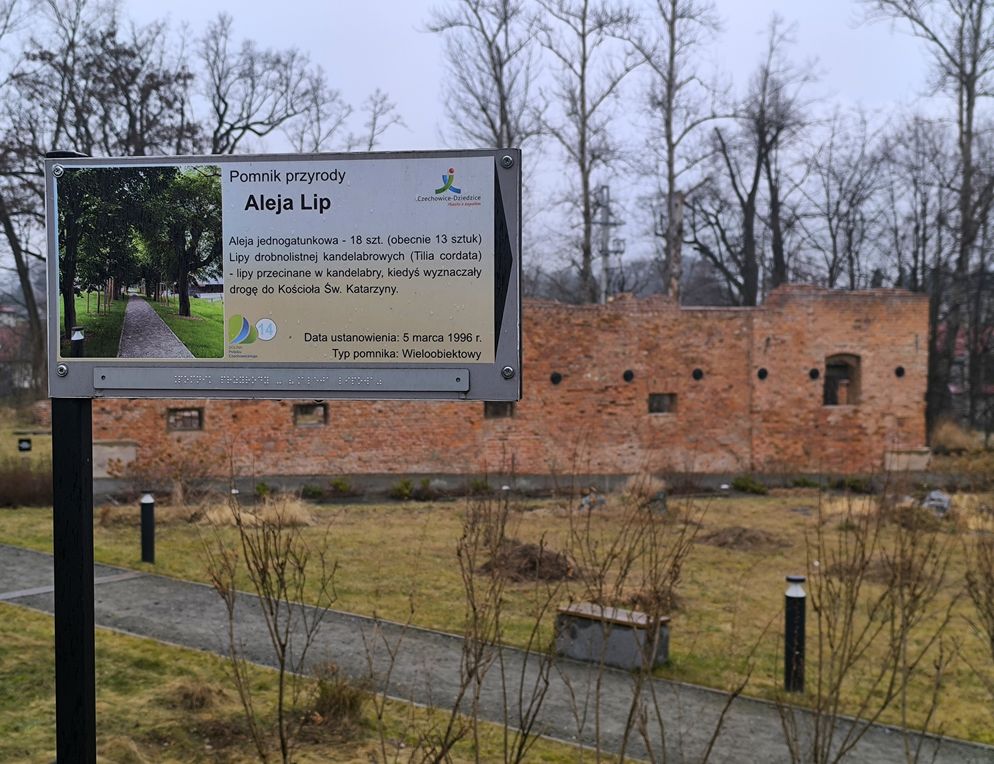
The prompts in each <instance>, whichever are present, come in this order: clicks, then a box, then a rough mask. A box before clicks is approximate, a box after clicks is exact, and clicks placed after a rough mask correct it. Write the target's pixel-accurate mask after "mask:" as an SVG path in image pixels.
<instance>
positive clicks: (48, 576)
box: [0, 545, 994, 764]
mask: <svg viewBox="0 0 994 764" xmlns="http://www.w3.org/2000/svg"><path fill="white" fill-rule="evenodd" d="M94 575H95V584H96V586H95V615H96V623H97V625H98V626H102V627H107V628H113V629H117V630H120V631H124V632H127V633H130V634H135V635H139V636H143V637H151V638H153V639H158V640H161V641H164V642H169V643H173V644H177V645H183V646H187V647H193V648H198V649H201V650H208V651H212V652H217V653H223V652H224V644H225V641H224V640H225V638H224V631H225V618H224V608H223V606H222V604H221V602H220V600H219V598H218V596H217V595H216V594H215V593H214V591H213V590H212V589H211V588H209V587H207V586H204V585H202V584H196V583H190V582H186V581H180V580H176V579H171V578H164V577H161V576H155V575H148V574H142V573H136V572H134V571H125V570H121V569H118V568H110V567H107V566H103V565H97V566H96V568H95V570H94ZM51 586H52V558H51V556H50V555H46V554H41V553H39V552H32V551H28V550H24V549H19V548H15V547H9V546H3V545H0V601H7V602H11V603H14V604H17V605H22V606H25V607H30V608H34V609H37V610H42V611H44V612H49V613H50V612H52V608H53V597H52V592H51ZM237 612H238V614H239V624H238V629H239V634H240V636H241V638H242V640H243V644H244V647H245V650H246V653H247V657H248V658H249V659H250V660H253V661H256V662H258V663H261V664H267V663H269V662H270V661H271V658H270V657H269V656H268V655H267V647H266V646H267V644H268V637H267V636H266V632H265V626H264V623H263V620H262V616H261V613H260V611H259V605H258V601H257V600H256V599H255V598H254V597H251V596H249V595H242V596H241V598H240V601H239V603H238V605H237ZM461 645H462V641H461V640H460V639H459V638H458V637H454V636H450V635H445V634H439V633H437V632H432V631H426V630H422V629H413V628H408V629H405V628H404V627H402V626H400V625H398V624H393V623H385V622H377V621H374V620H372V619H369V618H364V617H360V616H356V615H351V614H348V613H340V612H331V613H329V614H328V615H327V617H326V620H325V621H324V623H323V624H322V628H321V632H320V638H319V640H318V643H317V646H316V647H315V648H314V649H313V651H312V653H311V656H312V658H313V660H314V661H326V660H334V661H335V662H336V663H337V664H338V665H339V666H340V667H342V669H343V670H345V671H346V672H348V673H349V674H350V675H352V676H353V677H355V678H368V677H369V676H370V674H371V672H372V676H373V677H374V680H375V681H376V682H377V684H378V686H379V687H381V688H382V687H383V686H384V684H385V683H386V682H387V678H386V668H387V666H388V665H389V661H388V660H387V647H388V646H389V649H390V650H391V651H393V652H395V654H396V655H397V660H396V663H395V665H394V668H393V671H392V673H391V675H390V678H389V683H388V684H387V686H386V691H387V692H388V694H390V695H392V696H394V697H399V698H402V699H409V700H414V701H416V702H419V703H427V704H433V705H437V706H439V707H442V708H449V707H451V704H452V703H453V701H454V698H455V695H456V692H457V690H458V684H459V682H458V679H459V669H460V657H461ZM503 667H504V675H505V676H506V677H507V678H508V684H507V686H506V694H505V686H502V683H501V681H500V674H501V672H500V666H499V664H495V665H494V666H493V668H492V669H491V670H490V673H489V674H488V675H487V679H486V681H485V683H484V686H483V688H482V690H481V693H480V715H481V717H483V718H486V719H489V720H491V721H495V722H498V723H503V722H504V721H505V719H504V716H503V713H502V709H503V708H505V707H510V708H511V713H510V716H509V723H510V724H511V725H512V726H514V725H515V723H516V722H515V720H516V719H517V718H519V717H518V715H517V714H518V709H519V702H520V697H519V690H520V688H521V687H523V688H524V700H525V701H526V702H527V699H528V696H529V692H528V689H529V688H530V687H531V686H532V685H533V683H534V682H535V681H536V678H537V673H536V672H537V659H536V658H535V657H534V656H531V657H530V658H528V657H527V656H526V655H525V654H524V653H522V652H520V651H518V650H510V649H508V650H505V651H504V652H503ZM522 677H524V681H523V682H522ZM597 679H598V675H597V672H595V671H593V670H591V669H590V668H589V667H588V666H586V665H584V664H580V663H575V662H572V661H567V660H560V661H557V663H556V666H555V668H554V669H553V670H552V672H551V675H550V677H549V681H550V686H549V691H548V694H547V696H546V699H545V703H544V705H543V706H542V710H541V713H540V714H539V719H538V724H537V729H539V730H541V732H542V733H543V734H545V735H547V736H549V737H553V738H557V739H560V740H567V741H571V742H582V743H584V744H587V745H591V744H592V743H593V741H594V739H595V729H596V726H597V722H596V721H595V713H594V710H595V707H596V706H597V703H595V700H596V697H597V695H598V693H597V690H596V687H597ZM600 684H601V687H600V692H599V695H600V698H601V700H600V704H599V707H600V720H599V727H600V734H599V738H600V740H601V744H602V746H603V747H604V749H605V750H608V751H614V750H618V746H619V745H620V742H621V737H622V734H623V731H624V728H625V721H626V718H627V716H628V712H629V705H630V699H631V695H632V677H631V675H629V674H626V673H624V672H620V671H613V670H607V671H605V672H604V673H603V674H602V675H601V682H600ZM653 688H654V689H655V691H656V693H657V694H658V697H659V706H660V709H661V716H662V721H663V725H664V729H665V745H666V748H667V754H668V755H667V759H666V760H667V761H670V762H697V761H700V758H701V754H702V752H703V751H704V750H705V748H706V746H707V744H708V740H709V738H710V736H711V733H712V731H713V730H714V729H715V725H716V723H717V720H718V718H719V715H720V714H721V711H722V708H723V707H724V706H725V702H726V696H724V695H723V694H722V693H720V692H716V691H712V690H708V689H705V688H702V687H693V686H688V685H680V684H676V683H673V682H666V681H662V680H656V681H655V682H654V683H653ZM505 696H506V697H507V698H509V700H508V702H507V704H505V702H504V697H505ZM799 716H800V726H801V727H802V728H803V727H805V724H806V720H807V717H806V715H804V714H800V715H799ZM648 724H649V727H650V735H651V737H650V739H652V740H655V741H660V744H661V742H662V741H663V739H664V738H663V734H662V730H661V729H660V727H659V723H658V722H657V721H656V720H655V719H652V718H650V719H649V720H648ZM916 740H917V738H915V739H914V740H913V741H912V742H913V743H914V742H915V741H916ZM629 752H630V754H632V755H635V756H637V757H638V756H644V755H645V748H644V747H643V745H642V743H641V741H640V740H638V739H635V740H633V742H632V744H631V745H630V748H629ZM922 753H923V755H922V758H921V759H920V760H921V761H923V762H927V761H933V760H934V761H937V762H943V764H945V763H949V764H952V763H955V764H967V763H970V764H980V763H981V762H994V748H990V747H986V746H979V745H971V744H968V743H963V742H960V741H950V740H943V741H937V740H935V739H932V738H928V739H926V740H925V741H924V745H923V752H922ZM933 756H934V757H935V758H934V759H933ZM710 761H712V762H720V763H723V764H724V763H727V764H732V763H733V762H734V763H735V764H738V763H739V762H761V763H763V764H766V763H767V762H787V761H789V756H788V754H787V750H786V747H785V745H784V742H783V733H782V731H781V724H780V718H779V714H778V712H777V710H776V709H775V708H774V707H773V706H772V705H770V704H768V703H764V702H761V701H756V700H750V699H745V698H739V699H737V700H736V701H735V702H734V703H733V704H732V706H731V708H730V709H729V711H728V714H727V716H726V718H725V721H724V724H723V726H722V731H721V734H720V736H719V737H718V739H717V742H716V744H715V747H714V751H713V754H712V757H711V759H710ZM847 761H851V762H859V763H860V764H884V763H885V762H887V763H889V762H905V761H906V759H905V756H904V746H903V743H902V738H901V734H900V732H898V731H896V730H894V729H892V728H888V727H883V726H876V727H873V728H871V729H870V730H869V732H868V733H867V734H866V735H865V736H864V737H863V739H862V740H861V742H860V743H859V744H858V746H857V747H856V748H855V749H854V750H853V752H852V754H851V755H850V756H849V757H848V758H847Z"/></svg>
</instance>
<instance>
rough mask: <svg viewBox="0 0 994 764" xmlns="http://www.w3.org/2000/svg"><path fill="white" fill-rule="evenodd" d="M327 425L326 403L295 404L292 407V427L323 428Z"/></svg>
mask: <svg viewBox="0 0 994 764" xmlns="http://www.w3.org/2000/svg"><path fill="white" fill-rule="evenodd" d="M326 424H328V404H327V403H295V404H294V406H293V425H294V427H324V426H325V425H326Z"/></svg>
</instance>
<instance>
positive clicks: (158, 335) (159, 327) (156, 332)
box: [117, 295, 193, 358]
mask: <svg viewBox="0 0 994 764" xmlns="http://www.w3.org/2000/svg"><path fill="white" fill-rule="evenodd" d="M117 357H118V358H193V353H191V352H190V351H189V349H188V348H187V347H186V345H184V344H183V343H182V342H180V341H179V339H177V337H176V335H175V334H173V330H172V329H170V328H169V327H168V326H166V322H165V321H163V320H162V319H161V318H159V314H158V313H156V312H155V310H153V309H152V306H151V305H149V304H148V303H147V302H145V299H144V298H143V297H138V296H137V295H131V297H130V298H129V299H128V307H127V308H126V309H125V311H124V327H123V328H122V329H121V342H120V345H119V346H118V348H117Z"/></svg>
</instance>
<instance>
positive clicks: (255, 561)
mask: <svg viewBox="0 0 994 764" xmlns="http://www.w3.org/2000/svg"><path fill="white" fill-rule="evenodd" d="M286 506H287V505H281V504H279V503H273V504H272V505H270V506H269V509H268V511H267V513H265V514H252V513H248V512H245V511H244V510H243V509H242V508H241V507H240V506H239V504H238V502H237V499H236V498H235V497H232V500H231V503H230V505H229V508H228V509H229V513H230V515H231V517H232V518H233V523H234V528H235V530H236V531H237V537H236V541H235V543H231V542H230V541H229V540H228V537H226V535H225V534H224V533H222V529H221V528H220V527H218V526H212V529H211V533H209V534H207V535H205V536H204V539H203V544H204V551H205V553H206V557H207V572H208V575H209V577H210V580H211V584H212V585H213V586H214V589H215V591H216V592H217V593H218V595H219V596H220V597H221V599H222V601H223V602H224V606H225V610H226V613H227V642H228V659H229V660H228V665H229V668H230V669H231V675H232V679H233V681H234V685H235V689H236V690H237V692H238V697H239V700H240V701H241V704H242V709H243V711H244V714H245V719H246V722H247V726H248V729H249V734H250V736H251V738H252V742H253V744H254V746H255V749H256V753H257V754H258V756H259V759H260V760H261V761H262V762H269V761H270V760H272V758H273V756H274V749H275V752H276V754H277V755H278V757H279V760H281V761H282V762H283V763H284V764H288V762H290V761H291V760H292V756H293V751H294V749H295V747H296V744H297V742H298V734H299V732H300V729H301V726H302V725H303V723H304V722H305V721H306V715H305V713H304V711H305V705H304V700H305V695H306V692H305V691H306V690H307V687H308V680H307V679H306V677H305V671H304V669H305V665H306V660H307V656H308V652H309V650H310V648H311V647H312V646H313V644H314V642H315V640H316V638H317V635H318V630H319V628H320V626H321V621H322V620H323V618H324V616H325V614H326V613H327V611H328V609H329V608H330V607H331V605H332V604H333V603H334V601H335V589H334V580H335V573H336V570H337V565H336V564H335V563H334V562H332V561H331V559H330V556H329V544H328V536H327V534H325V536H324V537H323V540H322V541H321V543H320V544H317V545H312V544H311V543H309V542H308V540H307V539H306V538H305V536H304V535H303V533H302V532H301V530H300V528H301V526H300V525H299V524H298V523H296V522H294V521H293V517H292V515H291V514H290V512H289V511H288V510H287V508H286ZM243 575H245V576H247V578H248V580H249V581H250V582H251V585H252V589H253V591H254V592H255V594H256V596H257V597H258V600H259V605H260V608H259V610H260V612H261V614H262V616H263V619H264V621H265V625H266V631H267V634H268V636H269V641H270V644H271V646H272V650H273V652H272V656H273V660H274V662H275V664H276V671H277V692H276V701H275V707H274V708H273V709H272V714H271V715H267V714H264V713H263V712H262V711H261V710H260V709H259V707H258V705H257V696H256V692H255V687H254V684H253V681H252V675H251V671H250V668H249V663H248V660H247V659H246V658H245V655H244V651H243V647H242V642H241V640H240V639H239V636H238V628H237V627H238V618H237V610H238V604H239V602H243V600H242V599H241V598H240V597H239V595H238V592H237V590H236V588H235V587H236V582H237V581H238V580H240V578H241V577H242V576H243ZM305 598H306V599H308V600H309V601H310V603H311V606H310V607H308V606H305V605H303V604H302V603H303V602H304V600H305ZM269 718H273V719H274V720H275V721H274V722H273V724H274V725H275V730H271V729H269V723H268V722H267V719H269ZM274 737H275V742H274V740H273V738H274Z"/></svg>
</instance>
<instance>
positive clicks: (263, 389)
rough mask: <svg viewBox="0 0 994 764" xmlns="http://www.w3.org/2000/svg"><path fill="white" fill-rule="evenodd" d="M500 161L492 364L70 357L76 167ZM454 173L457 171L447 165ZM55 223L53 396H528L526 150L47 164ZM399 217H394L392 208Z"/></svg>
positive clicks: (51, 240)
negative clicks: (65, 324) (67, 188)
mask: <svg viewBox="0 0 994 764" xmlns="http://www.w3.org/2000/svg"><path fill="white" fill-rule="evenodd" d="M480 157H485V158H490V159H491V160H492V161H493V163H494V173H493V177H494V191H493V193H494V199H493V204H494V242H493V243H494V260H495V262H494V266H493V270H494V274H495V278H494V295H495V296H494V301H495V315H494V332H495V348H494V361H493V362H492V363H466V362H464V361H462V360H460V361H457V362H455V363H452V364H451V365H450V364H447V363H446V364H425V363H420V364H419V363H390V364H389V365H385V364H382V363H375V364H373V363H354V362H352V363H325V362H321V363H315V362H293V363H273V364H262V363H260V362H251V361H236V360H224V359H218V360H205V359H193V360H176V359H171V360H167V361H165V360H159V359H155V360H147V359H133V358H130V359H119V358H77V357H72V356H71V355H70V356H63V355H61V354H60V336H61V333H60V330H61V327H60V325H59V323H60V319H59V299H60V294H59V279H60V273H59V241H58V210H57V207H56V205H57V203H58V197H57V184H58V177H60V176H61V175H62V174H63V172H65V171H66V170H69V169H72V168H99V167H128V166H132V167H160V166H185V165H220V166H221V167H222V168H224V167H228V166H232V165H235V166H237V165H239V164H245V163H262V162H265V163H282V162H314V163H318V162H321V163H325V162H334V163H336V164H338V165H341V166H345V167H347V163H349V162H355V161H357V160H376V161H378V162H379V161H383V162H394V161H396V162H404V161H405V160H417V159H432V160H438V161H439V164H440V165H442V164H446V163H448V162H453V163H457V162H459V161H460V160H465V159H467V158H480ZM446 166H448V165H447V164H446ZM45 191H46V194H45V197H46V211H47V221H48V226H47V228H48V231H47V235H48V250H49V258H48V278H49V288H48V299H49V306H48V337H49V343H48V347H49V394H50V396H51V397H53V398H104V397H108V398H197V399H204V398H243V399H254V398H272V399H288V398H305V399H315V398H321V399H326V398H328V399H375V400H384V399H442V400H491V401H513V400H518V399H519V398H520V397H521V299H520V285H521V152H520V150H518V149H499V150H489V149H486V150H465V151H426V152H372V153H353V154H308V155H295V154H292V155H291V154H265V155H246V156H182V157H126V158H89V157H56V158H48V159H46V160H45ZM384 214H389V210H384Z"/></svg>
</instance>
